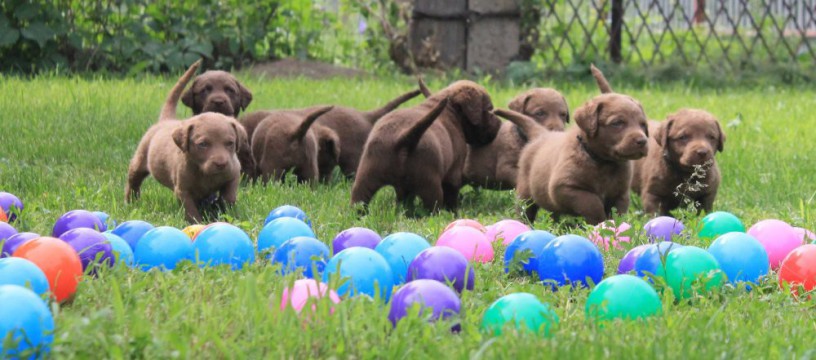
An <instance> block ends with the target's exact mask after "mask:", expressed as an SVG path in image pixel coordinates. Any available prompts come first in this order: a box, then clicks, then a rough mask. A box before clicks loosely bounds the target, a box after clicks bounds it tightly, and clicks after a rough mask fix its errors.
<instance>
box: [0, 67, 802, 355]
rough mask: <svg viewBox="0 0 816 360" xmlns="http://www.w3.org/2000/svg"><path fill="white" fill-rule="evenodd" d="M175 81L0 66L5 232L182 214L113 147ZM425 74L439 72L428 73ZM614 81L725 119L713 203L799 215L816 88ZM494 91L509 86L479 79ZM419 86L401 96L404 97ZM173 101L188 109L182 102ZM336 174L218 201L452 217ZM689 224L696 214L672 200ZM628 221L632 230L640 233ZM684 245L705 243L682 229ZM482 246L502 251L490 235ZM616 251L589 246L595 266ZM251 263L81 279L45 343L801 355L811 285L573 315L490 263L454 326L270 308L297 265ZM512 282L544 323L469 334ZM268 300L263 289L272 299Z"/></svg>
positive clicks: (147, 117)
mask: <svg viewBox="0 0 816 360" xmlns="http://www.w3.org/2000/svg"><path fill="white" fill-rule="evenodd" d="M243 80H244V81H245V83H246V85H247V86H248V87H249V88H250V89H252V91H253V93H254V98H255V100H254V102H253V103H252V105H251V107H250V110H258V109H267V108H278V107H299V106H306V105H311V104H315V103H331V104H343V105H348V106H353V107H358V108H362V109H368V108H372V107H375V106H378V104H381V103H383V102H385V101H386V99H390V98H392V97H393V96H396V95H397V94H399V93H401V92H403V91H405V90H406V89H408V88H410V87H412V86H413V84H412V83H411V82H410V80H406V79H369V80H364V81H363V80H355V81H350V80H329V81H312V80H276V81H268V80H260V79H252V78H247V77H243ZM174 81H175V80H174V79H170V80H167V79H161V78H146V79H143V80H104V79H97V80H83V79H74V78H70V79H69V78H62V77H41V78H36V79H33V80H20V79H16V78H3V79H2V81H0V109H2V119H0V134H2V135H0V147H2V151H0V190H2V191H9V192H12V193H15V194H17V195H18V196H20V197H21V198H22V199H23V201H24V202H25V204H26V212H25V214H24V216H23V217H22V221H21V222H20V223H19V224H18V225H19V226H18V228H19V230H25V231H33V232H38V233H42V234H50V232H51V227H52V226H53V224H54V221H55V220H56V218H57V217H58V216H59V215H60V214H62V213H64V212H66V211H69V210H72V209H87V210H102V211H106V212H108V213H109V214H111V215H112V217H113V218H115V219H118V220H120V221H122V220H128V219H143V220H146V221H149V222H151V223H153V224H161V225H171V226H176V227H183V226H185V222H184V218H183V213H182V210H181V208H180V206H179V205H178V204H177V202H176V199H175V198H174V197H173V194H172V192H171V191H169V190H168V189H165V188H163V187H161V186H160V185H159V184H158V183H156V182H155V181H154V180H148V181H147V182H146V183H145V186H144V192H143V195H142V198H141V200H139V201H138V202H136V203H134V204H125V203H124V202H123V188H124V182H125V178H126V167H127V163H128V161H129V159H130V156H131V155H132V153H133V151H134V149H135V147H136V144H137V143H138V141H139V138H140V137H141V135H142V134H143V132H144V131H145V130H146V129H147V128H148V127H149V126H150V125H151V124H152V123H153V122H154V121H155V119H156V118H157V115H158V112H159V107H160V106H161V104H162V102H163V99H164V97H165V95H166V93H167V91H168V90H169V87H170V86H171V85H172V83H173V82H174ZM540 85H542V86H554V87H556V88H558V89H560V90H561V91H562V92H563V93H564V95H565V96H566V97H567V99H568V101H569V102H570V104H571V106H572V108H573V109H574V108H576V107H577V106H578V105H580V104H581V103H582V102H584V101H586V100H587V99H589V98H590V97H592V96H593V95H595V94H596V89H595V88H594V87H592V86H591V85H590V84H589V83H559V84H540ZM431 86H432V87H433V88H439V87H441V86H443V84H442V83H440V82H433V81H432V82H431ZM615 87H616V89H618V90H619V91H622V92H626V93H629V94H631V95H633V96H635V97H636V98H638V99H639V100H640V101H641V102H642V103H643V105H644V107H645V109H646V110H647V114H648V115H649V117H650V118H654V119H661V118H663V117H665V116H666V115H667V114H669V113H671V112H673V111H675V110H677V109H679V108H681V107H699V108H705V109H707V110H709V111H711V112H712V113H714V114H715V115H717V116H718V118H719V119H720V120H721V121H722V123H723V124H724V128H725V131H726V132H727V135H728V139H727V141H726V143H725V152H724V153H722V154H720V155H718V161H719V164H720V167H721V169H722V173H723V183H722V186H721V188H720V196H719V198H718V199H717V202H716V204H715V208H716V209H719V210H727V211H731V212H733V213H735V214H736V215H738V216H740V217H741V218H742V219H743V220H744V222H745V223H746V224H747V225H750V224H752V223H754V222H756V221H757V220H760V219H764V218H779V219H782V220H786V221H789V222H791V223H793V224H795V225H799V226H806V227H811V228H813V227H814V225H816V220H814V219H813V215H812V212H813V210H814V204H813V197H814V191H816V186H813V184H812V179H813V177H812V173H811V172H812V169H814V168H816V157H815V156H814V155H813V154H814V153H816V144H814V143H813V141H812V139H813V138H814V135H816V130H813V126H812V124H813V122H814V121H816V119H815V118H814V115H813V113H812V109H813V108H814V106H815V105H816V96H814V95H816V94H814V91H812V90H802V89H793V88H771V87H767V88H753V89H736V88H732V89H722V90H695V89H691V88H685V87H680V86H678V85H673V86H671V87H655V88H645V89H644V88H626V87H625V86H623V85H622V84H620V85H619V84H615ZM488 88H489V90H490V92H491V94H492V96H493V100H494V102H495V104H497V106H504V105H505V104H507V103H508V101H509V100H510V99H511V98H512V97H513V96H514V95H516V94H518V93H519V92H521V91H522V90H523V89H521V88H504V87H495V86H488ZM416 101H417V100H414V102H412V104H413V103H415V102H416ZM182 113H183V114H184V115H189V112H188V111H186V110H185V111H184V112H182ZM350 186H351V184H350V183H348V182H346V181H341V180H338V181H336V182H334V183H331V184H328V185H319V186H316V187H315V188H310V187H308V186H301V185H296V184H292V183H287V184H278V185H271V186H268V187H262V186H244V187H242V188H241V189H240V192H239V202H238V205H237V207H236V208H235V209H233V210H231V211H229V212H228V213H227V214H226V215H225V217H227V218H228V220H231V221H232V222H233V223H236V224H239V226H241V227H243V228H244V229H245V230H247V231H248V232H249V233H250V235H252V236H253V237H254V236H255V235H256V234H257V233H258V231H259V230H260V228H261V226H262V224H263V220H264V218H265V216H266V215H267V213H268V211H269V210H271V209H272V208H274V207H276V206H278V205H282V204H286V203H288V204H294V205H298V206H300V207H302V208H303V209H304V210H305V211H306V212H307V213H308V214H309V215H310V216H311V217H312V219H313V224H314V227H315V231H316V233H317V235H318V237H319V238H320V239H321V240H323V241H325V242H327V243H328V242H330V241H331V239H332V238H333V237H334V235H335V234H336V233H338V232H339V231H341V230H343V229H345V228H348V227H352V226H365V227H370V228H372V229H374V230H376V231H377V232H379V233H380V234H382V235H386V234H389V233H392V232H397V231H411V232H416V233H418V234H420V235H423V236H425V237H427V238H428V239H429V240H431V241H434V240H435V239H436V237H437V235H438V234H439V232H440V231H441V230H442V228H443V227H444V226H445V225H446V224H447V223H448V222H450V221H451V220H453V219H454V218H455V217H456V215H454V214H451V213H447V212H443V213H441V214H438V215H435V216H430V217H424V218H418V219H417V218H410V217H406V216H405V215H404V214H403V212H402V210H401V209H400V208H399V207H395V206H394V194H393V191H392V190H390V189H388V190H386V191H381V192H380V193H379V194H378V196H377V198H376V199H375V201H374V203H373V204H372V207H371V212H370V215H368V216H366V217H363V218H357V216H356V215H355V214H356V213H355V211H353V208H352V207H351V206H350V205H349V191H350ZM462 197H463V201H462V204H463V205H462V208H461V210H460V213H459V214H458V216H459V217H469V218H475V219H478V220H480V221H481V222H482V223H485V224H490V223H492V222H494V221H497V220H499V219H502V218H514V217H515V215H514V210H513V209H514V207H515V204H514V201H513V193H512V192H492V191H481V192H480V193H477V192H475V191H473V190H470V189H465V190H464V191H463V194H462ZM637 204H638V202H637V201H635V202H634V205H633V209H632V211H630V213H629V214H628V215H626V216H625V217H624V218H623V219H624V220H626V221H628V222H630V223H632V224H633V226H634V227H635V228H636V229H639V228H641V227H642V224H643V223H644V222H645V221H647V220H648V218H647V217H645V216H643V215H641V214H640V213H639V212H638V205H637ZM683 219H684V220H685V222H686V224H687V226H689V227H690V228H693V227H694V226H695V224H696V223H697V221H698V220H699V219H698V218H697V217H696V216H691V215H687V216H684V217H683ZM536 227H537V228H542V229H547V230H550V231H552V232H554V233H556V234H565V233H568V232H576V233H579V234H583V235H586V233H587V231H586V229H585V228H573V229H569V228H565V227H564V226H563V225H557V226H555V225H552V224H550V223H549V221H547V220H545V219H544V216H543V215H542V216H540V218H539V223H537V225H536ZM644 241H645V240H644V238H643V237H642V236H641V235H636V236H635V237H634V238H633V244H631V245H627V248H629V247H632V246H634V245H635V244H639V243H643V242H644ZM687 244H690V245H697V246H702V247H705V246H707V245H708V244H706V243H705V242H703V241H701V240H698V239H694V238H692V239H690V240H689V241H687ZM498 250H499V251H498V252H497V254H498V255H499V256H497V258H498V259H500V258H501V254H502V251H501V249H498ZM624 253H625V250H611V251H609V252H607V253H605V255H604V256H605V262H606V265H607V271H606V273H607V275H609V274H612V273H614V272H615V269H616V268H617V264H618V261H619V259H620V258H621V257H622V256H623V254H624ZM275 269H276V268H275V267H274V266H271V265H269V264H266V263H263V262H260V261H259V262H257V263H256V264H254V265H252V266H251V267H250V268H249V269H245V270H243V271H238V272H232V271H229V270H228V269H226V268H214V269H213V268H211V269H198V268H195V267H192V266H187V267H184V268H182V269H181V270H176V271H174V272H171V273H159V272H149V273H143V272H139V271H135V270H127V269H123V268H117V269H114V270H113V271H107V272H103V273H102V274H101V275H100V276H99V277H98V278H96V279H91V278H86V279H85V281H83V282H82V283H81V284H80V287H79V290H78V292H77V295H76V298H75V300H74V301H73V302H72V303H70V304H64V305H61V306H56V305H55V306H54V307H53V309H54V310H55V314H56V323H57V333H56V337H55V338H56V340H55V344H54V348H53V355H54V357H56V358H150V359H153V358H174V357H180V358H297V359H300V358H327V357H331V356H336V357H338V358H432V359H433V358H457V359H458V358H533V357H544V358H552V357H556V356H559V357H570V358H601V357H608V358H677V357H681V356H685V357H687V358H715V357H716V358H780V357H784V358H794V357H795V358H799V357H812V356H814V354H813V348H814V346H813V345H812V339H813V338H814V337H816V326H814V324H815V323H814V318H813V315H812V308H813V306H814V302H813V301H803V302H796V301H794V300H792V299H791V298H790V296H788V295H787V294H785V293H783V292H782V291H780V290H778V288H777V284H776V281H775V279H771V280H769V281H767V282H766V283H763V284H761V285H760V286H758V287H757V288H756V289H755V290H754V291H752V292H750V293H746V292H744V291H742V290H736V289H725V290H723V291H721V292H718V293H717V294H715V295H713V296H710V297H701V298H697V299H695V300H693V301H691V302H680V303H675V302H674V301H673V297H672V295H671V294H670V292H666V293H665V294H664V295H662V300H663V313H664V314H663V316H661V317H658V318H654V319H651V320H648V321H627V322H619V323H615V324H612V325H606V326H597V325H596V324H593V323H592V322H590V321H588V320H587V319H586V318H585V316H584V304H585V301H586V297H587V295H588V293H589V292H588V290H575V291H566V290H564V291H560V292H556V293H553V292H550V291H549V290H546V289H545V288H544V287H543V286H541V285H538V284H536V283H535V281H533V280H532V279H530V278H525V277H519V276H513V275H505V274H504V272H503V270H502V265H501V263H500V262H499V261H497V262H495V263H492V264H488V265H476V270H477V275H476V276H477V279H476V289H475V290H474V291H472V292H465V293H464V294H463V295H462V301H463V309H462V313H461V317H460V320H461V322H462V332H461V333H459V334H451V333H450V332H449V331H448V328H449V326H450V324H449V323H437V324H426V323H424V322H423V321H421V320H420V319H419V318H418V317H412V318H409V319H407V320H406V321H404V322H403V323H401V324H400V326H398V327H397V328H396V329H393V330H392V328H391V325H390V323H389V322H388V320H387V313H388V305H387V304H383V303H382V302H379V301H370V300H367V299H364V298H355V299H349V300H346V301H344V302H343V303H341V304H340V305H338V306H336V311H335V313H334V314H333V315H331V316H328V309H327V306H325V304H323V305H324V306H323V307H322V308H321V309H320V311H321V312H320V315H321V316H319V317H318V318H317V319H316V320H312V321H309V322H306V321H305V320H303V319H302V318H298V317H297V316H295V315H294V314H293V313H291V312H281V311H279V309H278V307H277V304H278V301H279V296H280V294H281V291H282V289H283V288H284V287H285V286H286V285H288V284H291V282H292V281H294V280H295V278H294V277H293V276H287V277H281V276H279V275H277V274H276V271H275ZM519 291H526V292H530V293H533V294H536V295H537V296H538V297H539V298H540V299H541V300H543V301H545V302H547V303H549V304H551V305H552V306H553V307H554V309H555V311H556V312H557V314H558V316H559V317H560V319H561V321H560V324H559V326H558V327H557V328H556V329H555V330H554V332H553V335H552V336H551V337H550V338H541V337H536V336H533V335H530V334H524V333H521V334H513V333H508V334H506V335H504V336H502V337H499V338H495V339H494V338H491V337H489V336H486V335H484V334H482V333H480V332H479V324H480V321H481V316H482V314H483V313H484V311H485V309H486V308H487V307H488V305H489V304H490V303H491V302H493V301H494V300H496V299H497V298H499V297H500V296H502V295H505V294H509V293H513V292H519ZM270 304H272V305H271V306H270ZM0 306H2V304H0Z"/></svg>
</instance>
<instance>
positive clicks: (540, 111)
mask: <svg viewBox="0 0 816 360" xmlns="http://www.w3.org/2000/svg"><path fill="white" fill-rule="evenodd" d="M535 116H547V112H546V111H544V110H538V111H536V112H535Z"/></svg>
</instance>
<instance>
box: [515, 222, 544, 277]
mask: <svg viewBox="0 0 816 360" xmlns="http://www.w3.org/2000/svg"><path fill="white" fill-rule="evenodd" d="M553 239H555V235H553V234H550V233H549V232H547V231H544V230H530V231H525V232H523V233H521V234H518V236H516V238H515V239H513V241H512V242H511V243H510V245H507V249H506V250H505V251H504V272H506V273H509V272H510V264H512V263H513V260H515V258H516V256H518V255H520V254H525V255H527V256H528V258H527V260H523V261H522V263H521V264H522V266H523V267H524V272H525V273H527V274H530V275H532V274H533V272H535V271H537V269H538V255H539V254H540V253H541V251H542V250H544V246H547V244H549V243H550V241H553Z"/></svg>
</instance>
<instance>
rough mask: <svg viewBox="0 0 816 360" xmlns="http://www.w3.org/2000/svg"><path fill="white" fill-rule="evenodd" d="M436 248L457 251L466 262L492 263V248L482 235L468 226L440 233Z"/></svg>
mask: <svg viewBox="0 0 816 360" xmlns="http://www.w3.org/2000/svg"><path fill="white" fill-rule="evenodd" d="M436 246H445V247H449V248H451V249H454V250H456V251H458V252H459V253H460V254H462V255H464V256H465V259H467V260H468V261H478V262H482V263H489V262H491V261H493V256H494V255H495V254H494V252H493V246H492V245H491V244H490V241H489V240H488V239H487V236H485V234H484V233H482V232H481V231H479V230H476V229H474V228H472V227H469V226H455V227H453V228H451V229H450V230H448V231H445V232H444V233H442V236H440V237H439V240H437V241H436Z"/></svg>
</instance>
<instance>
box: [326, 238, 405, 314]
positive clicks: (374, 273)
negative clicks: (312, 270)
mask: <svg viewBox="0 0 816 360" xmlns="http://www.w3.org/2000/svg"><path fill="white" fill-rule="evenodd" d="M334 274H338V276H339V280H340V283H342V285H341V286H340V287H339V288H338V289H337V293H338V294H339V295H340V296H356V295H361V294H362V295H368V296H370V297H372V298H376V297H379V298H380V299H384V300H385V301H386V302H387V301H388V300H389V299H390V298H391V290H392V289H393V287H394V274H393V273H392V272H391V268H390V267H389V266H388V262H387V261H385V259H384V258H383V257H382V255H380V254H379V253H377V252H376V251H374V250H371V249H369V248H366V247H352V248H348V249H345V250H343V251H341V252H339V253H337V254H336V255H334V257H332V258H331V260H329V263H328V264H326V271H325V272H323V282H325V283H328V282H329V280H330V279H331V278H332V275H334Z"/></svg>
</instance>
